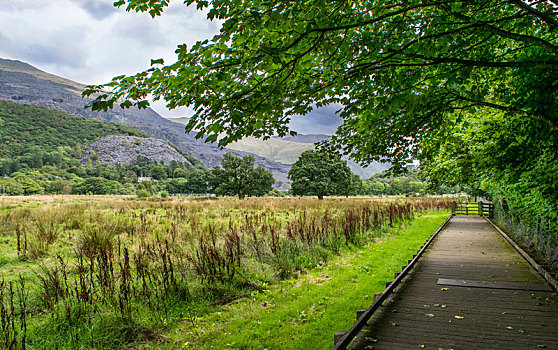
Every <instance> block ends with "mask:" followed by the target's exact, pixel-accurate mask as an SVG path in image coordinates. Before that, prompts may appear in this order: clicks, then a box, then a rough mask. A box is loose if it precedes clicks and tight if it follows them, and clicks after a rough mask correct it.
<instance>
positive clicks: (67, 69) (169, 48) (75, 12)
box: [0, 0, 219, 114]
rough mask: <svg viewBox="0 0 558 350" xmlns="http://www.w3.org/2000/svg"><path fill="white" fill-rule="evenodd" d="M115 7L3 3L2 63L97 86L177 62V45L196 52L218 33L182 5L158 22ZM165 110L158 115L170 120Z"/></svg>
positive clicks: (41, 0) (57, 1) (30, 0)
mask: <svg viewBox="0 0 558 350" xmlns="http://www.w3.org/2000/svg"><path fill="white" fill-rule="evenodd" d="M113 2H114V0H73V1H72V0H52V1H47V0H9V1H2V0H0V5H1V6H0V57H2V58H10V59H17V60H21V61H25V62H27V63H29V64H32V65H34V66H36V67H37V68H39V69H41V70H44V71H47V72H49V73H53V74H56V75H60V76H63V77H65V78H68V79H72V80H75V81H78V82H81V83H86V84H98V83H104V82H107V81H109V80H110V79H111V78H112V77H114V76H116V75H121V74H134V73H136V72H139V71H141V70H144V69H147V68H149V64H150V60H151V58H164V59H165V61H166V62H168V63H171V62H174V60H175V59H176V55H175V53H174V51H175V50H176V46H177V45H178V44H182V43H186V44H187V45H189V46H191V45H193V44H194V43H195V42H196V41H198V40H203V39H206V38H211V37H212V36H213V35H215V34H216V33H217V32H218V30H219V23H216V22H210V21H208V20H207V19H206V17H205V14H204V13H203V12H200V11H196V9H195V8H187V7H186V6H185V5H183V4H182V3H181V2H174V3H171V6H170V7H169V8H168V9H167V10H166V11H165V12H164V13H163V15H162V16H161V17H157V18H155V19H152V18H151V16H150V15H149V14H147V13H135V12H126V11H125V9H124V8H119V9H117V8H114V7H113V6H112V3H113ZM161 105H162V104H157V110H158V111H161V112H162V113H163V114H167V112H166V111H165V109H164V108H161ZM176 113H178V112H175V113H172V114H176ZM180 113H182V112H180Z"/></svg>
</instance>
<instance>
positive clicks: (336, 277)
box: [140, 212, 448, 349]
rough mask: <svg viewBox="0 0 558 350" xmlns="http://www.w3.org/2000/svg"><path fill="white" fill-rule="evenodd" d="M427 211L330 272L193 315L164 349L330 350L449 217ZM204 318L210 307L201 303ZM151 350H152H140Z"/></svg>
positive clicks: (315, 272)
mask: <svg viewBox="0 0 558 350" xmlns="http://www.w3.org/2000/svg"><path fill="white" fill-rule="evenodd" d="M447 216H448V213H447V212H435V213H426V214H423V215H421V216H417V218H416V219H415V220H413V221H411V222H407V223H405V225H403V226H402V227H401V228H398V229H394V230H393V232H391V233H390V234H387V235H384V236H382V237H379V238H377V239H376V241H375V242H373V243H370V244H367V245H366V246H364V247H360V248H359V247H353V248H352V249H349V250H347V251H345V252H343V254H342V255H341V256H339V257H337V258H334V259H333V260H331V261H330V262H329V264H327V266H321V267H320V266H319V267H316V268H314V269H311V270H309V271H308V274H306V275H303V276H301V277H299V278H297V279H291V280H288V281H283V282H281V283H279V284H277V285H273V286H271V287H270V288H269V290H266V291H265V292H264V293H258V292H254V293H252V294H251V296H250V297H246V298H243V299H241V300H238V301H237V302H233V303H230V304H228V305H225V306H222V307H219V308H215V309H214V310H213V311H212V312H211V313H206V314H205V315H204V316H203V317H195V316H190V317H187V318H185V319H184V320H183V322H181V323H179V324H178V325H177V324H175V325H170V326H169V329H168V330H167V331H165V332H164V333H166V335H167V336H168V337H169V339H172V340H171V341H170V342H168V343H163V344H158V345H155V344H151V345H150V346H147V347H149V348H160V349H176V348H182V349H330V348H331V347H332V346H333V335H334V333H335V332H341V331H346V330H348V329H349V328H350V327H351V325H352V324H353V323H354V321H355V317H356V310H357V309H363V308H367V307H369V306H370V304H371V303H372V300H373V295H374V293H378V292H381V291H382V290H384V288H385V282H386V281H390V280H392V279H393V275H394V273H395V272H399V271H401V266H402V265H404V264H406V263H407V260H408V259H409V258H411V257H412V255H413V254H414V253H416V251H417V249H418V248H419V247H420V245H421V244H422V243H424V242H425V241H426V239H427V238H428V237H429V236H430V235H431V234H432V233H433V232H434V231H435V230H436V229H437V228H438V227H439V226H440V225H441V224H442V223H443V221H444V220H445V219H446V218H447ZM199 307H200V310H199V311H200V312H201V313H200V315H201V314H202V313H203V309H206V310H208V309H209V305H207V306H206V307H204V306H202V305H199ZM140 347H141V348H146V346H145V344H143V346H140Z"/></svg>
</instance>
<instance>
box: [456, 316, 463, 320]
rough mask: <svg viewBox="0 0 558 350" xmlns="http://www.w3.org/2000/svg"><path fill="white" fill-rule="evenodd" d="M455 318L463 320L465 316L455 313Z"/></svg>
mask: <svg viewBox="0 0 558 350" xmlns="http://www.w3.org/2000/svg"><path fill="white" fill-rule="evenodd" d="M455 318H457V319H458V320H462V319H464V318H465V317H463V316H458V315H455Z"/></svg>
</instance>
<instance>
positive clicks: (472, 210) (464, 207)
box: [451, 201, 494, 218]
mask: <svg viewBox="0 0 558 350" xmlns="http://www.w3.org/2000/svg"><path fill="white" fill-rule="evenodd" d="M451 212H452V214H455V215H479V216H487V217H489V218H492V217H494V204H492V203H486V202H482V201H480V202H466V203H457V202H453V203H452V210H451Z"/></svg>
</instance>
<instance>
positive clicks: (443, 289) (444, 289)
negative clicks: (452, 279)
mask: <svg viewBox="0 0 558 350" xmlns="http://www.w3.org/2000/svg"><path fill="white" fill-rule="evenodd" d="M440 290H442V291H446V290H449V288H441V289H440Z"/></svg>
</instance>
